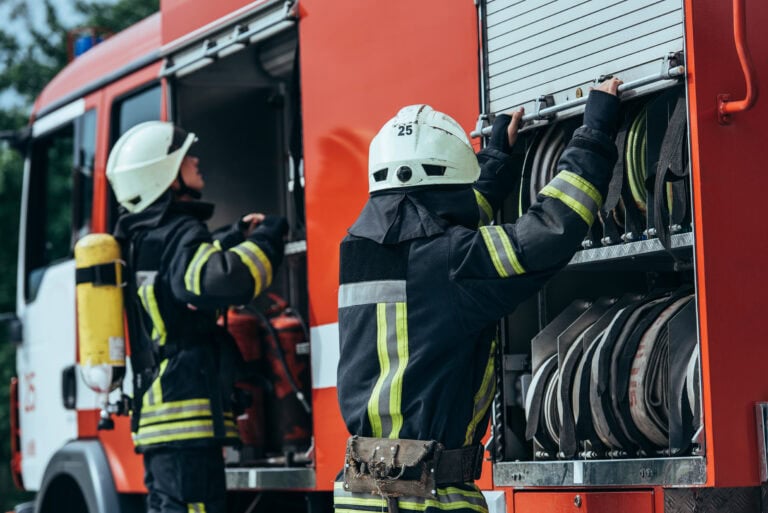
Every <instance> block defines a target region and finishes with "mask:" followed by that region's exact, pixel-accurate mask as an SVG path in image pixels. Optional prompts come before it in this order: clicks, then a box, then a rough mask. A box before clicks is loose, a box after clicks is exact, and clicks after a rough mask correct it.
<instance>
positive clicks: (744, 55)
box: [717, 0, 758, 125]
mask: <svg viewBox="0 0 768 513" xmlns="http://www.w3.org/2000/svg"><path fill="white" fill-rule="evenodd" d="M733 42H734V44H735V45H736V52H737V53H738V54H739V62H740V63H741V71H742V72H743V73H744V81H745V82H746V85H747V95H746V97H745V98H744V99H743V100H731V95H730V94H719V95H717V115H718V121H719V122H720V123H721V124H723V125H727V124H729V123H730V122H731V114H735V113H737V112H744V111H747V110H749V109H751V108H752V107H754V105H755V102H756V101H757V96H758V89H757V77H756V76H755V69H754V67H753V66H752V57H751V56H750V55H749V48H748V47H747V23H746V12H745V9H744V0H733Z"/></svg>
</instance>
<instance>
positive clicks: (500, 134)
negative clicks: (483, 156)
mask: <svg viewBox="0 0 768 513" xmlns="http://www.w3.org/2000/svg"><path fill="white" fill-rule="evenodd" d="M523 114H525V109H523V108H520V109H518V110H516V111H515V112H513V113H512V114H511V115H510V114H499V115H497V116H496V119H494V120H493V126H492V127H491V138H490V140H489V141H488V147H489V148H493V149H496V150H499V151H501V152H503V153H507V154H509V152H510V151H512V146H514V144H515V141H516V140H517V132H518V130H520V127H521V125H522V123H521V122H520V120H521V119H522V117H523Z"/></svg>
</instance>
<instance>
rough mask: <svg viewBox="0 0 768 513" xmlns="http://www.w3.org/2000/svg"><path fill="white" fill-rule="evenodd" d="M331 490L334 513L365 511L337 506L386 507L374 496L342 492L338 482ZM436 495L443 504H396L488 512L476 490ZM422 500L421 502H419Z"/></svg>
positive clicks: (421, 508)
mask: <svg viewBox="0 0 768 513" xmlns="http://www.w3.org/2000/svg"><path fill="white" fill-rule="evenodd" d="M475 488H476V487H475ZM333 489H334V497H333V505H334V511H335V512H336V513H339V512H343V511H348V512H359V511H365V510H360V509H353V508H338V507H335V506H337V505H341V506H360V507H363V508H371V507H375V508H380V507H386V505H387V503H386V501H385V500H384V499H382V498H379V497H376V496H374V495H368V494H354V495H353V494H351V493H350V492H347V491H346V490H344V484H343V483H341V482H338V481H337V482H334V483H333ZM437 495H438V497H439V498H440V499H441V500H443V501H445V502H441V501H439V500H434V499H420V502H414V501H412V500H411V501H406V500H404V499H400V500H399V501H398V502H399V506H400V508H401V509H409V510H414V511H424V510H425V509H426V508H427V507H432V508H437V509H440V510H445V511H450V510H456V509H461V508H469V509H472V510H474V511H480V512H487V511H488V510H487V509H486V508H485V506H484V504H485V497H483V494H482V493H481V492H480V491H478V490H477V489H475V490H462V489H461V488H457V487H455V486H447V487H445V488H438V489H437ZM451 495H459V496H461V497H464V498H466V499H467V500H451V499H450V497H449V496H451ZM422 500H423V502H421V501H422Z"/></svg>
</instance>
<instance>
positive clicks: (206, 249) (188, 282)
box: [184, 242, 218, 296]
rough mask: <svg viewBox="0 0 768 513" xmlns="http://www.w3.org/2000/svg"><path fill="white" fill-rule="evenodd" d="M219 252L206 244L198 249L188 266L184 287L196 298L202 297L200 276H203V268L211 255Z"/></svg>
mask: <svg viewBox="0 0 768 513" xmlns="http://www.w3.org/2000/svg"><path fill="white" fill-rule="evenodd" d="M217 251H218V250H217V249H216V247H215V246H214V245H213V244H209V243H207V242H204V243H202V244H200V247H199V248H197V251H196V252H195V256H193V257H192V261H191V262H189V265H188V266H187V272H186V273H184V286H185V287H186V288H187V290H188V291H189V292H191V293H193V294H194V295H196V296H199V295H200V276H201V275H202V274H203V267H204V266H205V263H206V262H207V261H208V259H209V258H211V255H212V254H214V253H216V252H217Z"/></svg>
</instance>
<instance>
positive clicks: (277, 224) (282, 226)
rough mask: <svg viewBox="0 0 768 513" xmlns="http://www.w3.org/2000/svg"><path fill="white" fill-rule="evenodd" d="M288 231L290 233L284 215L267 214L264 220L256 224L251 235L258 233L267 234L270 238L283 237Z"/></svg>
mask: <svg viewBox="0 0 768 513" xmlns="http://www.w3.org/2000/svg"><path fill="white" fill-rule="evenodd" d="M286 233H288V221H287V220H286V219H285V218H284V217H282V216H266V217H265V218H264V220H263V221H262V222H260V223H259V225H258V226H256V229H255V230H254V231H253V234H251V237H252V236H253V235H257V234H258V235H267V236H268V237H270V238H276V239H278V238H279V239H281V238H283V236H285V234H286ZM251 237H249V238H251Z"/></svg>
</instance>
